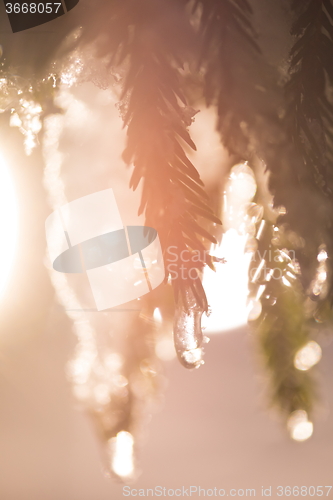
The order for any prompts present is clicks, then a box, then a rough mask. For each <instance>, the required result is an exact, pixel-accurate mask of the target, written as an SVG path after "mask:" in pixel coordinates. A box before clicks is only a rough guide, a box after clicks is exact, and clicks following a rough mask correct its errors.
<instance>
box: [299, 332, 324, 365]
mask: <svg viewBox="0 0 333 500" xmlns="http://www.w3.org/2000/svg"><path fill="white" fill-rule="evenodd" d="M321 356H322V351H321V347H320V345H318V344H317V342H314V341H313V340H312V341H311V342H308V343H307V344H306V345H305V346H304V347H302V349H300V350H299V351H298V352H297V353H296V356H295V360H294V365H295V368H297V370H302V371H306V370H310V368H312V367H313V366H314V365H316V364H317V363H319V361H320V360H321Z"/></svg>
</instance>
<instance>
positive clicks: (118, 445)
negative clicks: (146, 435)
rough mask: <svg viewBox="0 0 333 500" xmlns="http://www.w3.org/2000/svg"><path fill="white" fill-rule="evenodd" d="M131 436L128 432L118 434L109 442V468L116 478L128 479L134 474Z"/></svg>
mask: <svg viewBox="0 0 333 500" xmlns="http://www.w3.org/2000/svg"><path fill="white" fill-rule="evenodd" d="M133 444H134V440H133V436H132V434H130V433H129V432H126V431H121V432H118V434H117V436H116V437H115V438H112V439H110V440H109V442H108V445H109V451H110V453H111V468H112V470H113V472H114V473H115V474H117V476H119V477H122V478H128V477H130V476H131V475H132V474H133V472H134V457H133Z"/></svg>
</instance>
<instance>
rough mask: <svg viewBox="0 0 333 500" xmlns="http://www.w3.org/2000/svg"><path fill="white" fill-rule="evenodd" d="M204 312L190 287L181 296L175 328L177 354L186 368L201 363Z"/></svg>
mask: <svg viewBox="0 0 333 500" xmlns="http://www.w3.org/2000/svg"><path fill="white" fill-rule="evenodd" d="M202 313H203V308H202V307H201V306H199V305H198V304H197V300H196V298H195V297H194V294H193V292H192V289H191V288H190V287H188V288H187V289H186V290H185V291H184V294H183V295H181V296H180V298H179V302H178V305H177V308H176V311H175V320H174V328H173V335H174V343H175V348H176V352H177V356H178V359H179V360H180V362H181V363H182V365H183V366H185V367H186V368H196V367H197V366H200V365H201V361H202V354H203V352H202V348H201V346H202V343H203V334H202V329H201V316H202Z"/></svg>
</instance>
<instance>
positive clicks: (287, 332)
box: [249, 222, 315, 415]
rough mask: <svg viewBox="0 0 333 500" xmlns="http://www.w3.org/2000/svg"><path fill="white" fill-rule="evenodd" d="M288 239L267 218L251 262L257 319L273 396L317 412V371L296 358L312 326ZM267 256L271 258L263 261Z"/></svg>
mask: <svg viewBox="0 0 333 500" xmlns="http://www.w3.org/2000/svg"><path fill="white" fill-rule="evenodd" d="M277 234H278V237H277ZM272 242H273V244H274V245H273V249H272V247H271V243H272ZM283 243H284V244H288V242H287V240H286V239H285V237H284V235H283V234H281V231H278V232H276V231H274V232H273V227H272V225H271V224H268V223H267V222H266V223H265V228H264V230H263V232H262V234H261V237H260V240H259V241H258V252H256V253H255V256H254V258H253V260H252V262H251V267H250V277H251V278H252V279H251V281H250V286H249V288H250V295H251V296H252V297H256V296H258V293H259V292H260V293H259V295H260V300H261V304H262V312H261V314H260V316H259V319H258V320H256V322H255V324H256V329H257V332H258V335H259V342H260V347H261V351H262V353H263V355H264V360H265V364H266V367H267V369H268V370H269V372H270V375H271V394H272V401H273V402H274V403H275V404H276V405H277V406H279V408H280V409H281V410H282V411H283V412H285V413H286V414H287V415H288V414H290V413H292V412H293V411H296V410H305V411H307V412H309V411H311V409H312V407H313V403H314V397H315V391H314V387H315V386H314V381H313V379H312V376H311V374H310V373H308V372H307V371H300V370H298V369H297V368H296V367H295V363H294V360H295V356H296V353H297V352H298V351H299V350H300V349H301V348H303V347H304V346H305V345H306V344H307V343H308V342H309V340H310V329H309V324H308V322H307V320H306V318H305V314H304V293H303V288H302V285H301V283H300V281H299V276H298V274H299V270H298V267H299V266H298V264H297V261H295V259H294V258H293V257H294V255H295V252H294V250H293V249H292V248H290V250H289V249H288V248H282V244H283ZM268 248H269V250H268V251H267V249H268ZM262 255H263V256H265V257H264V259H265V262H264V265H262V266H260V264H262V262H261V257H260V256H262ZM258 257H259V258H258ZM259 270H260V272H259ZM262 287H264V288H262Z"/></svg>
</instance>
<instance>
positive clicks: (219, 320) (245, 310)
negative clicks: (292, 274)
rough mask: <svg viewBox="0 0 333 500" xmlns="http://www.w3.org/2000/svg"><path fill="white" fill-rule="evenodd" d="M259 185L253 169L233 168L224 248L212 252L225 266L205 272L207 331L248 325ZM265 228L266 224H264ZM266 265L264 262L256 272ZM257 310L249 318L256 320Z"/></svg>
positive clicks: (226, 205) (228, 186)
mask: <svg viewBox="0 0 333 500" xmlns="http://www.w3.org/2000/svg"><path fill="white" fill-rule="evenodd" d="M256 189H257V185H256V181H255V178H254V175H253V172H252V170H251V168H250V167H249V166H248V165H247V164H246V163H240V164H238V165H235V166H234V167H233V168H232V169H231V173H230V177H229V179H228V181H227V183H226V187H225V193H224V212H223V224H224V228H225V231H226V232H225V234H224V235H223V239H222V243H221V245H219V246H217V247H216V248H213V249H212V255H214V256H215V257H217V258H219V259H221V258H225V260H226V263H216V265H215V268H216V272H214V271H212V270H211V269H209V268H207V269H205V273H204V279H203V285H204V288H205V290H206V293H207V298H208V303H209V305H210V308H211V311H212V312H211V315H210V316H209V317H208V318H207V319H206V320H204V326H206V328H207V331H208V332H212V333H213V332H221V331H223V330H230V329H233V328H237V327H240V326H242V325H244V324H246V322H247V320H248V315H249V312H250V311H251V309H253V307H252V305H251V304H249V305H247V298H248V270H249V265H250V262H251V258H252V255H253V252H255V251H256V249H257V242H256V240H255V239H254V237H253V236H254V234H255V232H256V226H255V224H256V223H257V222H259V221H260V219H261V217H262V216H263V209H262V207H261V206H260V205H257V204H256V203H252V202H251V200H252V198H253V197H254V195H255V193H256ZM261 227H263V223H261ZM264 264H265V261H264V260H263V261H262V262H261V265H260V266H259V268H258V270H257V272H258V274H259V273H260V271H261V268H262V266H263V265H264ZM258 307H261V304H260V303H259V305H258V304H257V307H256V308H255V309H256V310H255V311H253V314H252V316H251V314H250V316H251V317H250V319H254V317H255V316H256V314H257V312H258Z"/></svg>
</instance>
